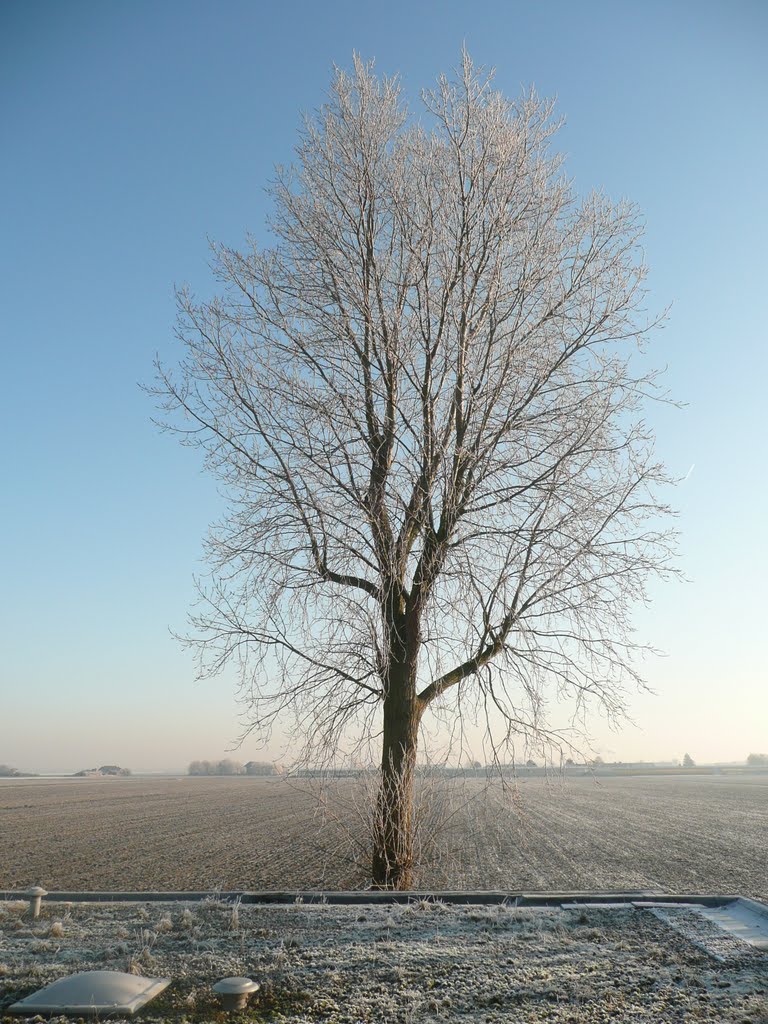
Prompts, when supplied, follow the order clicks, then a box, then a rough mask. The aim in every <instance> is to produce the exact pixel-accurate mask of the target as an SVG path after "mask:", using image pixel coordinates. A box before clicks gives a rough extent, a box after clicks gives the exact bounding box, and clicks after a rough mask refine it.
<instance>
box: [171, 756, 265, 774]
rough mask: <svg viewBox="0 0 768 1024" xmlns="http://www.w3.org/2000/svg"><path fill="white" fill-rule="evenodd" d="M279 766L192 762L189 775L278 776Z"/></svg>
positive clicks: (230, 762) (259, 762)
mask: <svg viewBox="0 0 768 1024" xmlns="http://www.w3.org/2000/svg"><path fill="white" fill-rule="evenodd" d="M278 771H279V769H278V766H277V765H274V764H270V763H269V762H268V761H248V763H247V764H242V762H240V761H233V760H231V759H230V758H228V757H227V758H224V760H223V761H191V762H190V765H189V768H188V769H187V774H188V775H277V774H278Z"/></svg>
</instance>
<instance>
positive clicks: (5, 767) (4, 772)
mask: <svg viewBox="0 0 768 1024" xmlns="http://www.w3.org/2000/svg"><path fill="white" fill-rule="evenodd" d="M33 777H34V776H33V774H32V772H20V771H19V769H18V768H11V766H10V765H9V764H0V779H29V778H33Z"/></svg>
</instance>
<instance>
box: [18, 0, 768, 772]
mask: <svg viewBox="0 0 768 1024" xmlns="http://www.w3.org/2000/svg"><path fill="white" fill-rule="evenodd" d="M462 41H466V43H467V46H468V48H469V50H470V52H471V54H472V55H473V57H474V59H475V60H476V61H478V62H481V63H485V64H490V65H495V66H496V67H497V69H498V77H497V83H498V85H499V87H500V88H502V90H503V91H505V92H507V93H512V94H514V93H517V92H518V91H519V88H520V87H521V85H528V84H530V83H533V84H535V86H536V87H537V89H538V90H539V92H541V93H543V94H545V95H556V96H557V97H558V103H559V110H560V112H561V113H563V114H565V116H566V117H567V127H566V128H565V129H564V131H563V132H562V134H561V136H560V143H559V145H560V147H561V148H563V149H564V150H565V151H566V152H567V154H568V159H567V169H568V171H569V172H570V174H571V175H572V176H573V177H574V178H575V181H576V185H577V187H579V188H580V189H583V190H586V189H589V188H591V187H593V186H602V187H604V188H605V190H606V191H607V192H608V193H609V194H610V195H611V196H612V197H614V198H619V197H621V196H627V197H629V198H631V199H633V200H635V201H636V202H637V203H638V204H639V205H640V207H641V208H642V210H643V211H644V213H645V216H646V219H647V224H648V230H647V236H646V254H647V259H648V262H649V264H650V266H651V270H652V275H651V288H652V294H653V299H654V302H655V304H656V307H657V308H661V307H663V306H666V305H667V304H668V303H670V302H671V303H673V308H672V312H671V316H670V319H669V324H668V326H667V328H666V329H665V330H664V331H663V332H662V333H660V334H659V335H657V337H656V341H655V346H654V356H655V359H656V361H657V362H658V363H662V364H665V363H666V364H668V365H669V374H668V383H669V386H670V388H671V390H672V391H673V393H674V394H675V395H676V396H677V397H678V398H680V399H682V400H684V401H686V402H687V403H689V404H688V407H687V409H686V410H685V411H683V412H673V411H671V410H656V411H655V412H654V413H653V416H654V423H655V426H656V429H657V432H658V435H659V450H660V452H661V453H662V455H663V456H664V457H665V458H666V459H667V461H668V463H669V465H670V467H671V469H672V470H673V472H675V473H677V474H679V475H681V476H682V475H685V474H686V473H688V471H689V468H690V467H691V466H694V467H695V468H694V469H693V471H692V472H691V473H690V475H689V476H688V478H687V479H686V481H685V483H684V484H683V485H682V486H681V487H680V489H679V491H678V494H677V504H678V506H679V508H680V511H681V517H680V523H679V525H680V527H681V529H682V531H683V539H682V545H681V554H682V567H683V569H684V570H685V572H686V573H687V575H688V576H689V578H690V580H691V582H690V583H688V584H686V585H682V584H679V585H678V584H676V585H673V586H670V587H666V588H657V589H656V590H655V592H654V601H653V605H652V607H651V608H650V609H649V610H647V611H642V613H641V614H640V615H639V616H638V623H639V625H640V627H641V631H642V634H643V635H644V636H645V637H646V638H647V639H649V640H650V641H651V642H653V643H655V644H656V645H658V646H660V647H662V648H664V649H665V650H666V651H667V652H668V657H667V658H666V659H664V660H663V661H658V662H653V663H650V664H649V665H648V668H647V674H648V679H649V682H650V683H651V685H652V686H654V687H655V688H656V690H657V691H658V696H656V697H655V698H646V697H643V698H638V699H636V700H635V701H633V708H634V712H635V717H636V720H637V722H638V725H639V726H640V727H641V728H640V730H635V729H627V730H625V731H624V732H622V733H621V734H618V735H616V734H611V733H609V732H608V731H607V730H606V729H605V727H604V726H603V725H602V724H601V722H600V721H599V720H598V721H595V722H594V723H593V732H594V735H595V739H596V744H597V747H598V748H599V749H601V750H602V751H603V753H604V755H605V756H608V757H622V758H625V759H631V758H639V757H643V756H644V757H646V758H654V757H655V758H661V757H674V756H677V757H679V756H681V755H682V753H683V752H684V751H690V753H691V754H692V755H693V757H694V758H695V759H700V760H705V759H723V760H725V759H731V758H733V759H736V758H743V757H745V756H746V754H747V753H748V752H749V751H750V750H765V749H766V748H768V696H766V695H767V694H768V678H766V677H767V675H768V673H767V671H766V655H765V642H764V635H765V629H766V627H765V619H766V605H767V602H766V586H765V581H766V577H767V576H768V558H767V557H766V548H767V545H766V528H765V522H766V520H767V519H768V517H767V516H766V499H767V498H768V488H767V487H766V482H765V475H766V440H767V438H766V433H767V431H766V425H765V424H766V400H765V392H766V382H767V381H768V345H766V333H767V330H766V323H768V287H767V286H766V269H767V268H766V239H767V237H768V230H767V229H768V200H767V198H766V196H767V194H768V192H767V190H766V185H765V182H766V165H767V164H768V159H767V158H768V143H767V142H766V137H767V136H766V131H765V112H766V106H767V104H768V70H767V69H768V63H767V62H766V61H765V53H766V49H767V48H768V4H766V3H764V2H762V0H754V2H749V0H729V2H726V0H723V2H720V3H713V2H707V0H704V2H699V0H697V2H689V3H684V2H678V3H669V2H657V0H650V2H649V0H644V2H643V3H629V2H621V0H611V2H602V0H584V2H581V3H573V2H547V0H541V2H538V3H534V2H532V0H529V2H525V3H523V2H517V0H506V2H490V3H489V2H480V3H478V4H476V5H473V6H472V7H470V5H469V4H466V3H458V2H451V3H429V2H423V3H418V4H416V3H412V2H409V3H403V2H401V0H397V2H394V3H390V4H377V5H373V4H361V3H358V2H355V3H338V2H333V0H329V2H327V3H322V4H319V3H316V2H312V3H310V2H301V3H299V2H293V3H291V2H288V3H285V4H282V5H278V4H267V3H256V2H241V0H223V2H219V3H213V2H209V3H201V2H183V3H182V2H176V0H164V2H162V3H155V2H152V3H150V2H143V0H131V2H125V0H115V2H110V3H103V2H62V0H56V2H40V0H4V2H3V3H2V4H0V140H1V141H0V239H1V242H2V244H1V246H0V342H1V344H2V364H0V365H1V367H2V369H1V370H0V373H1V374H2V393H3V402H2V427H3V436H2V455H1V456H0V458H1V459H2V464H1V466H0V472H1V473H2V476H1V478H0V479H1V480H2V501H1V503H0V527H1V528H0V581H1V582H0V645H1V653H0V698H1V700H0V761H7V762H10V763H12V764H14V765H16V766H17V767H19V768H24V769H32V770H38V771H50V770H72V769H78V768H81V767H85V766H87V765H90V764H98V763H103V762H105V761H117V762H118V763H123V764H125V765H127V766H128V767H132V768H133V769H135V770H140V769H162V768H174V767H183V766H184V765H185V764H186V762H187V761H188V760H189V759H191V758H193V757H220V756H222V754H223V752H224V750H225V747H226V745H227V742H228V741H229V740H231V739H233V738H235V737H236V735H237V732H238V727H237V723H236V720H235V710H236V709H235V706H234V702H233V698H232V689H233V688H232V680H231V678H229V679H222V680H221V681H219V682H216V683H205V684H195V683H194V682H193V667H192V664H191V661H190V659H189V658H188V656H187V655H185V654H184V653H182V651H181V650H180V649H179V647H178V646H177V645H176V643H175V642H174V641H173V640H172V639H171V637H170V635H169V632H168V628H169V627H173V628H176V629H183V628H184V622H185V615H186V610H187V608H188V606H189V602H190V599H191V597H192V593H193V590H192V574H193V572H194V571H196V570H199V569H200V563H199V559H200V552H201V545H200V541H201V538H202V536H203V534H204V532H205V530H206V527H207V525H208V523H209V522H210V521H211V520H212V519H214V518H215V517H216V515H217V514H218V512H219V510H220V508H221V503H220V500H219V498H218V496H217V494H216V492H215V489H214V486H213V484H212V483H211V482H210V481H209V480H208V479H207V478H206V477H204V476H203V475H201V472H200V468H201V467H200V464H199V461H198V459H197V457H196V455H195V454H194V453H192V452H190V451H188V450H185V449H182V448H181V447H180V446H179V445H178V444H177V442H176V441H174V440H173V439H171V438H169V437H166V436H162V435H160V434H159V433H158V432H157V431H156V430H155V429H154V428H153V426H152V425H151V423H150V417H151V415H152V412H153V410H152V408H151V405H150V403H149V402H148V400H147V399H146V397H145V396H144V395H143V394H142V393H141V391H140V390H139V387H138V384H139V382H142V381H143V382H148V381H149V380H150V379H151V375H152V369H151V366H152V359H153V357H154V355H155V353H156V352H159V353H160V354H161V356H162V357H163V358H164V359H165V360H166V361H173V359H174V353H175V346H174V342H173V336H172V328H173V320H174V304H173V294H172V293H173V286H174V283H183V282H190V283H191V284H192V285H193V286H194V287H195V288H196V289H197V290H199V291H201V292H207V291H209V290H210V289H211V287H212V285H211V280H210V274H209V271H208V268H207V243H206V237H207V236H209V237H211V238H214V239H220V240H223V241H226V242H229V243H233V244H236V243H238V242H240V241H241V240H242V239H243V236H244V234H245V232H246V231H247V230H251V231H253V232H254V233H255V234H256V235H257V236H259V235H261V236H262V237H264V219H265V215H266V213H267V205H266V201H265V197H264V194H263V186H264V184H265V183H266V182H267V180H268V179H269V177H270V175H271V169H272V167H273V165H274V164H275V163H279V162H283V163H287V162H290V160H291V156H292V146H293V143H294V141H295V137H296V129H297V126H298V124H299V117H300V113H301V111H304V110H309V109H312V108H313V107H315V106H316V105H318V104H319V103H320V102H321V100H322V97H323V93H324V90H325V89H326V88H327V86H328V83H329V80H330V73H331V67H332V64H333V63H334V62H335V63H337V64H341V65H345V64H346V65H348V64H349V63H350V60H351V54H352V51H353V50H355V49H356V50H358V51H360V52H361V54H362V55H363V56H364V57H375V58H376V61H377V65H378V67H379V69H380V70H381V71H382V72H385V73H391V72H395V71H398V72H400V73H401V74H402V76H403V80H404V85H405V89H406V91H407V92H408V94H409V95H410V96H412V97H413V98H415V97H416V95H417V92H418V90H419V89H420V88H421V87H423V86H429V85H430V84H431V83H432V81H433V80H434V78H435V76H436V75H437V74H438V73H439V72H440V71H443V70H449V69H450V68H451V67H452V66H453V65H454V64H455V63H456V61H457V59H458V57H459V51H460V47H461V44H462ZM147 712H150V714H151V721H150V724H149V725H144V724H142V718H143V716H144V715H145V713H147ZM553 717H554V718H555V720H557V717H558V716H557V714H556V713H555V714H554V715H553ZM35 736H36V737H37V738H36V739H33V737H35ZM268 753H272V754H274V755H275V756H278V755H279V753H280V751H279V748H278V747H277V746H276V747H275V748H274V749H273V750H271V751H269V752H268ZM239 756H241V757H242V758H243V759H244V760H245V759H247V758H249V757H255V756H260V755H259V752H258V751H257V750H255V749H254V748H253V747H249V746H247V745H246V747H244V748H243V750H242V751H241V753H240V755H239Z"/></svg>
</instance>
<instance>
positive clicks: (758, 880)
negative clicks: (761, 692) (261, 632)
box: [0, 775, 768, 899]
mask: <svg viewBox="0 0 768 1024" xmlns="http://www.w3.org/2000/svg"><path fill="white" fill-rule="evenodd" d="M428 797H429V801H430V802H431V804H433V805H434V806H432V809H431V811H430V813H429V814H428V815H427V829H428V831H429V830H432V831H434V830H437V832H436V834H435V835H434V838H435V839H436V840H437V842H436V844H435V849H434V850H433V853H436V854H437V855H436V856H433V858H432V861H431V863H430V865H428V866H427V867H426V868H425V870H424V871H423V872H422V875H421V877H420V879H419V885H420V886H421V887H423V888H431V889H461V888H470V889H505V890H521V889H522V890H542V889H559V890H586V889H633V890H640V889H646V890H654V889H655V890H663V891H675V892H706V891H710V892H731V893H738V894H741V895H744V896H756V897H758V898H763V899H765V898H768V869H767V867H766V835H768V775H762V776H761V775H754V776H748V775H745V776H739V777H736V778H734V777H730V776H716V775H713V776H682V777H674V776H669V777H650V778H647V777H635V778H615V777H608V778H602V779H600V780H599V783H596V782H595V781H593V780H592V779H591V778H582V777H576V778H568V779H566V780H564V781H563V782H562V783H560V782H557V781H555V782H553V783H552V784H548V783H546V781H545V780H543V779H541V778H530V779H527V780H520V781H519V783H518V785H517V792H516V794H514V793H513V794H512V795H511V796H510V794H509V793H504V792H502V790H501V788H500V787H499V786H498V784H494V785H492V786H490V787H489V788H484V786H483V783H482V782H481V781H480V780H477V779H470V780H467V781H466V782H465V783H463V784H461V783H450V784H449V783H440V784H439V785H437V786H436V787H435V786H433V787H432V789H431V790H429V793H428ZM317 798H318V793H317V787H316V786H310V784H309V783H296V784H294V785H291V784H288V783H286V782H285V781H283V780H281V779H269V778H261V779H260V778H245V777H244V778H157V779H148V778H140V777H139V778H128V779H96V780H93V779H75V780H46V779H31V780H0V830H1V831H2V851H1V852H2V856H0V889H4V890H9V889H18V888H23V887H25V886H27V885H29V884H31V883H36V882H39V883H40V884H42V885H44V886H45V887H46V888H47V889H49V890H59V891H63V890H100V889H104V890H113V891H114V890H117V891H119V890H127V889H135V890H145V891H146V890H152V889H160V890H183V889H187V890H199V889H206V890H208V889H257V890H258V889H289V890H297V889H308V888H325V889H344V888H355V887H359V886H362V885H364V884H365V881H366V876H365V862H364V860H363V858H358V860H357V862H356V861H355V857H354V852H355V851H354V849H353V847H352V846H350V843H349V839H350V836H355V835H356V834H357V833H358V828H359V821H360V817H359V813H360V810H361V792H360V787H359V784H358V783H356V782H354V781H349V780H343V781H341V782H338V783H336V784H335V786H334V787H333V788H332V790H331V792H330V793H329V794H328V800H327V802H326V805H325V807H324V809H323V812H322V813H320V812H319V810H318V799H317ZM451 815H452V816H451Z"/></svg>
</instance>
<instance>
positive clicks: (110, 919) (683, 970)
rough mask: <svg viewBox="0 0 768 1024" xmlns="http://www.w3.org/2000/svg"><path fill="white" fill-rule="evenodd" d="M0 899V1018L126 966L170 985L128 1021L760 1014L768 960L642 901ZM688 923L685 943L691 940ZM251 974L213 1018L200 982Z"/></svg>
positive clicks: (582, 1022)
mask: <svg viewBox="0 0 768 1024" xmlns="http://www.w3.org/2000/svg"><path fill="white" fill-rule="evenodd" d="M25 911H26V904H24V903H23V902H16V903H2V902H0V1020H1V1021H2V1022H9V1021H11V1020H14V1019H18V1018H11V1017H10V1016H9V1015H8V1014H7V1012H6V1011H7V1008H8V1006H10V1004H11V1003H12V1002H14V1001H15V1000H16V999H20V998H22V997H24V996H25V995H28V994H29V993H31V992H32V991H34V990H35V989H37V988H40V987H41V986H43V985H45V984H48V983H50V982H52V981H54V980H56V979H58V978H60V977H63V976H65V975H68V974H71V973H74V972H76V971H83V970H99V969H102V970H103V969H106V970H130V971H132V972H134V973H139V974H144V975H148V976H154V977H163V976H165V977H171V978H173V984H172V985H171V986H170V988H168V989H167V990H166V992H165V993H163V994H162V995H161V996H160V997H159V998H158V999H157V1000H155V1001H154V1002H153V1003H151V1004H149V1005H148V1006H147V1007H146V1008H145V1009H144V1010H143V1011H142V1012H141V1013H140V1014H139V1015H138V1019H140V1020H145V1021H155V1022H174V1024H182V1022H186V1024H202V1022H222V1024H223V1022H224V1021H231V1022H232V1024H245V1022H246V1021H253V1022H255V1021H265V1022H266V1021H285V1022H292V1024H300V1022H321V1021H322V1022H339V1024H341V1022H357V1021H376V1022H395V1021H397V1022H413V1021H421V1020H430V1021H441V1020H442V1021H462V1022H467V1024H472V1022H478V1024H479V1022H483V1024H486V1022H487V1024H493V1022H497V1021H498V1022H501V1021H504V1022H510V1021H514V1022H515V1024H533V1022H537V1024H538V1022H544V1021H547V1022H552V1024H602V1022H609V1021H610V1022H621V1024H646V1022H663V1024H674V1022H678V1021H686V1022H687V1021H712V1022H715V1021H716V1022H719V1024H730V1022H733V1024H766V1022H768V955H766V954H764V953H760V952H758V951H756V950H755V949H753V948H752V947H751V946H749V945H747V944H746V943H743V942H741V941H740V940H739V939H736V938H729V939H728V940H727V941H726V942H723V941H722V933H721V932H720V931H719V929H717V928H716V926H714V925H712V924H711V922H708V921H705V920H703V919H701V920H700V919H698V918H696V920H695V927H694V924H692V923H691V921H690V920H689V919H690V915H691V911H685V910H680V911H677V912H675V911H671V912H668V913H672V914H675V913H677V914H678V915H682V916H681V917H680V919H679V921H678V927H677V928H672V927H670V924H671V922H669V921H665V920H662V919H660V918H659V917H658V916H657V915H654V913H652V912H651V911H648V910H637V909H629V908H628V909H619V910H613V909H575V910H563V909H538V908H536V909H533V908H531V909H529V908H513V907H508V906H504V905H501V906H490V907H488V906H453V905H450V904H444V903H440V902H439V901H437V902H432V901H421V902H412V903H409V904H404V905H388V906H381V905H378V906H374V905H371V904H363V905H357V906H343V907H342V906H331V905H325V904H312V905H309V904H302V903H296V904H292V905H287V906H274V905H272V906H260V905H247V906H239V907H238V906H233V905H232V904H226V903H223V902H221V901H216V900H209V901H206V902H204V903H196V904H195V903H173V904H162V903H160V904H158V903H133V904H124V903H122V904H121V903H112V904H81V903H78V904H68V905H64V904H59V905H55V904H51V903H50V901H48V902H47V904H46V903H44V904H43V913H42V916H41V917H40V918H39V919H38V920H37V921H34V922H32V921H30V920H29V918H28V917H26V916H25ZM689 933H690V937H689ZM233 974H237V975H247V976H251V977H253V978H255V979H256V980H257V981H260V982H261V984H262V989H261V992H260V993H259V994H258V995H257V997H255V998H254V999H253V1000H252V1001H251V1004H250V1005H249V1008H248V1010H247V1011H246V1012H244V1013H241V1014H231V1015H225V1014H224V1013H223V1012H221V1011H220V1010H219V1009H218V1008H217V1004H216V1002H215V1000H214V999H213V997H212V993H211V991H210V986H211V984H212V983H213V982H214V981H216V980H218V979H219V978H222V977H224V976H227V975H233Z"/></svg>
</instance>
